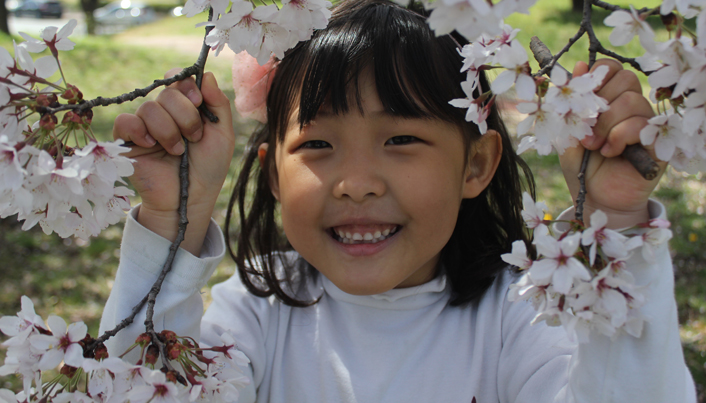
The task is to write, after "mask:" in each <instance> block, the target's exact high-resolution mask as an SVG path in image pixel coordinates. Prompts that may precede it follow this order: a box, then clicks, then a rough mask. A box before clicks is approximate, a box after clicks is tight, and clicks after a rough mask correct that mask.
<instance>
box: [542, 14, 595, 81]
mask: <svg viewBox="0 0 706 403" xmlns="http://www.w3.org/2000/svg"><path fill="white" fill-rule="evenodd" d="M585 33H586V30H585V29H584V28H583V26H581V27H579V30H578V31H577V32H576V35H574V36H573V37H572V38H571V39H569V42H568V43H567V44H566V45H565V46H564V48H563V49H561V50H560V51H559V53H557V54H556V55H554V56H551V52H548V51H549V48H547V47H546V45H544V43H542V41H540V40H539V38H537V37H536V36H533V37H532V39H531V40H530V49H531V50H532V53H533V54H534V55H535V56H534V57H535V59H537V62H539V65H540V66H541V68H540V69H539V71H537V72H536V73H535V74H534V76H536V77H539V76H542V75H544V74H548V73H549V71H551V69H552V68H553V67H554V65H555V64H557V61H558V60H559V58H560V57H561V56H562V55H563V54H564V53H566V52H567V51H568V50H569V49H570V48H571V47H572V46H574V43H576V41H578V40H579V39H580V38H581V37H582V36H583V34H585ZM535 38H536V41H535ZM537 41H539V43H541V44H542V45H544V49H546V50H547V52H548V53H549V55H550V56H551V59H549V60H547V61H544V63H543V61H542V60H540V59H538V58H537V52H535V50H534V49H532V47H533V44H535V45H534V46H537V45H536V44H537ZM538 51H539V50H538ZM541 51H543V49H541ZM542 57H543V58H545V57H546V56H544V55H542ZM560 66H561V65H560ZM564 70H566V69H564ZM567 72H568V70H567Z"/></svg>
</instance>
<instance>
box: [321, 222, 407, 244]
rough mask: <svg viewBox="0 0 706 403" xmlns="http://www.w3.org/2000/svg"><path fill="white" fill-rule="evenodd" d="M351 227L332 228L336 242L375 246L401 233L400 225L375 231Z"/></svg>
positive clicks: (385, 226)
mask: <svg viewBox="0 0 706 403" xmlns="http://www.w3.org/2000/svg"><path fill="white" fill-rule="evenodd" d="M346 227H350V226H340V227H334V228H331V235H332V236H333V238H334V239H335V240H337V241H338V242H341V243H345V244H353V245H356V244H374V243H378V242H382V241H384V240H386V239H388V238H390V237H391V236H393V235H395V234H396V233H397V232H399V230H400V228H402V227H401V226H400V225H380V226H377V227H380V228H375V229H372V228H371V229H367V230H365V231H364V230H361V229H353V228H346Z"/></svg>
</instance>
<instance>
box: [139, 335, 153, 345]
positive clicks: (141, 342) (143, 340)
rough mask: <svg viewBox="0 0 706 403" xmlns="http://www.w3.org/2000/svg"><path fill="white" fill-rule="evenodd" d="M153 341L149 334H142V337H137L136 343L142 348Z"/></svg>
mask: <svg viewBox="0 0 706 403" xmlns="http://www.w3.org/2000/svg"><path fill="white" fill-rule="evenodd" d="M151 341H152V337H151V336H150V334H149V333H142V334H141V335H139V336H137V338H136V339H135V343H137V344H138V345H140V346H141V347H144V346H146V345H147V344H149V343H150V342H151Z"/></svg>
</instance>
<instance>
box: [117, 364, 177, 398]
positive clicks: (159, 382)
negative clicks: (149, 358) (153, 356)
mask: <svg viewBox="0 0 706 403" xmlns="http://www.w3.org/2000/svg"><path fill="white" fill-rule="evenodd" d="M144 379H145V381H146V384H144V385H141V386H136V387H134V388H133V389H132V390H131V391H130V392H129V393H128V398H129V400H130V402H131V403H146V402H151V403H172V402H173V403H177V402H179V390H178V389H177V386H176V385H175V384H173V383H172V382H168V381H167V378H166V377H165V376H164V374H163V373H161V372H160V371H152V372H150V373H149V374H147V375H146V376H144Z"/></svg>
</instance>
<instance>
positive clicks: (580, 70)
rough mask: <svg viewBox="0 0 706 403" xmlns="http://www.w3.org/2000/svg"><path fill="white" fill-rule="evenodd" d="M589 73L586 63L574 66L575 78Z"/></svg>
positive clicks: (577, 63)
mask: <svg viewBox="0 0 706 403" xmlns="http://www.w3.org/2000/svg"><path fill="white" fill-rule="evenodd" d="M586 73H588V64H586V62H576V65H575V66H574V71H573V73H571V74H573V76H574V77H578V76H582V75H584V74H586Z"/></svg>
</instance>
